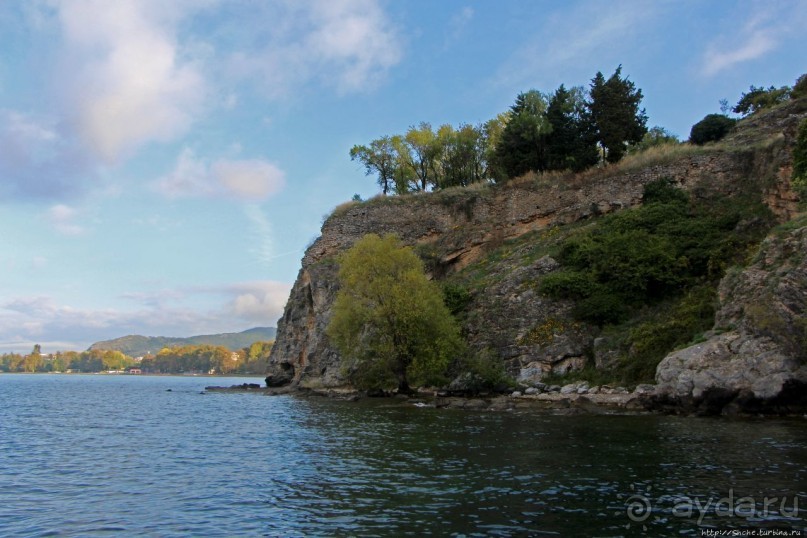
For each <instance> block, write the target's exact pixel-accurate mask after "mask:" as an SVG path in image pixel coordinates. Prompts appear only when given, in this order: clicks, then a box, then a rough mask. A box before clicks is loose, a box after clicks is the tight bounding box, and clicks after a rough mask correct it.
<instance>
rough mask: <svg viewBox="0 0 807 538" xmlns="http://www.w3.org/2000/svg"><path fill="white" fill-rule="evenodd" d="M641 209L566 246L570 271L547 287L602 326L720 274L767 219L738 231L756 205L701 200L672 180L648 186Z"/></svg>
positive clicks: (562, 252) (561, 256)
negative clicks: (697, 202)
mask: <svg viewBox="0 0 807 538" xmlns="http://www.w3.org/2000/svg"><path fill="white" fill-rule="evenodd" d="M643 200H644V204H643V205H642V206H641V207H638V208H633V209H629V210H625V211H622V212H620V213H617V214H614V215H610V216H607V217H604V218H603V219H602V220H601V221H600V222H599V223H598V226H597V227H595V228H594V229H591V230H587V231H585V232H583V233H579V234H577V235H575V236H573V237H570V238H569V239H568V240H567V241H566V242H565V243H564V244H563V245H562V246H561V247H560V249H559V252H558V254H557V259H558V261H559V262H560V263H561V264H562V266H563V267H564V269H563V270H562V271H559V272H555V273H552V274H550V275H547V276H546V277H545V278H544V279H543V280H542V281H541V284H540V290H541V291H542V292H543V293H545V294H547V295H549V296H552V297H557V298H564V299H573V300H575V301H576V305H575V308H574V314H575V316H576V317H577V318H578V319H580V320H584V321H587V322H590V323H595V324H597V325H600V326H602V325H607V324H614V323H620V322H623V321H625V320H626V319H627V317H628V316H629V315H630V314H631V312H633V311H635V310H636V309H638V308H639V307H641V306H642V305H647V304H655V303H658V302H659V301H663V300H665V299H670V298H673V297H676V296H679V295H680V294H681V293H683V292H685V291H686V290H688V289H691V288H693V287H695V286H697V285H699V284H700V283H702V282H713V281H716V280H717V279H719V278H720V277H721V276H722V274H723V271H724V270H725V267H726V266H727V265H728V264H729V263H731V262H732V261H734V259H735V258H736V256H737V252H742V251H743V246H744V245H746V244H748V243H749V242H753V241H755V240H757V239H758V238H759V236H760V235H761V233H763V231H761V230H760V229H759V228H760V227H762V226H763V225H762V223H760V224H759V226H757V227H754V226H750V227H748V231H746V232H744V233H745V235H743V232H738V231H737V230H736V227H737V224H738V223H739V222H740V220H741V219H742V218H743V216H744V215H746V214H747V212H750V211H756V212H759V213H764V211H763V210H761V209H760V208H758V207H756V206H755V205H753V206H752V207H751V208H749V207H747V206H743V204H740V203H737V201H731V202H729V201H723V202H715V203H711V204H705V203H702V204H700V205H699V204H694V203H692V202H690V200H689V198H688V196H687V195H686V194H685V193H683V192H682V191H680V190H678V189H676V188H675V187H674V186H673V184H672V182H671V181H669V180H661V181H658V182H654V183H651V184H649V185H648V186H647V188H646V189H645V193H644V198H643Z"/></svg>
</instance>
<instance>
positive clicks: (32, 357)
mask: <svg viewBox="0 0 807 538" xmlns="http://www.w3.org/2000/svg"><path fill="white" fill-rule="evenodd" d="M134 364H136V363H135V361H134V359H132V358H131V357H128V356H126V355H124V354H123V353H121V352H120V351H116V350H110V349H107V350H100V349H91V350H89V351H83V352H81V353H78V352H76V351H67V352H60V351H57V352H56V353H54V354H48V355H45V354H43V353H41V348H40V347H39V345H37V346H35V347H34V350H33V351H32V352H31V353H29V354H28V355H19V354H16V353H6V354H4V355H2V356H0V371H3V372H65V371H68V370H72V371H74V372H103V371H108V370H115V371H118V370H123V369H124V368H127V367H129V366H133V365H134Z"/></svg>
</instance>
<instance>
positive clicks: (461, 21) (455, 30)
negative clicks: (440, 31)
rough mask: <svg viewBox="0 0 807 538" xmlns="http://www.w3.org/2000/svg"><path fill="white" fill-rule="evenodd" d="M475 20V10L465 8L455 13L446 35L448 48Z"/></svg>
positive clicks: (449, 22) (468, 7)
mask: <svg viewBox="0 0 807 538" xmlns="http://www.w3.org/2000/svg"><path fill="white" fill-rule="evenodd" d="M473 18H474V8H472V7H470V6H465V7H463V8H462V9H461V10H459V11H458V12H457V13H455V14H454V15H453V16H452V17H451V19H450V20H449V21H448V31H447V33H446V46H448V45H450V44H451V43H452V42H454V41H456V40H458V39H459V38H460V36H461V35H462V34H463V32H464V31H465V29H466V28H467V27H468V24H470V22H471V20H473Z"/></svg>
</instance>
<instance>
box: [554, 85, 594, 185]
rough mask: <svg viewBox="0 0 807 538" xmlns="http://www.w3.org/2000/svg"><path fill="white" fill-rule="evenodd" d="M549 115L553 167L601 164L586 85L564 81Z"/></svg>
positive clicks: (576, 167) (578, 166) (582, 166)
mask: <svg viewBox="0 0 807 538" xmlns="http://www.w3.org/2000/svg"><path fill="white" fill-rule="evenodd" d="M546 117H547V119H548V120H549V123H550V124H551V125H552V131H551V132H550V133H549V134H548V135H547V137H546V167H547V169H549V170H574V171H576V172H577V171H580V170H585V169H586V168H588V167H590V166H593V165H595V164H597V161H598V160H599V154H598V152H597V146H596V143H595V140H594V136H593V135H594V129H593V125H592V123H591V118H590V116H589V114H588V113H587V111H586V102H585V98H584V96H583V89H582V88H579V87H577V88H571V89H569V90H567V89H566V87H565V86H564V85H563V84H561V85H560V87H559V88H558V89H557V90H555V93H554V94H553V95H552V98H551V99H550V100H549V106H548V107H547V110H546Z"/></svg>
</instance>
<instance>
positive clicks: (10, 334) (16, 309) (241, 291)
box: [0, 281, 291, 351]
mask: <svg viewBox="0 0 807 538" xmlns="http://www.w3.org/2000/svg"><path fill="white" fill-rule="evenodd" d="M290 289H291V285H290V284H287V283H284V282H276V281H255V282H243V283H237V284H230V285H221V286H208V287H195V288H182V289H174V290H171V289H169V290H159V291H158V292H154V293H146V292H135V293H129V294H125V298H127V299H129V300H131V301H134V302H135V304H137V305H138V306H137V307H136V309H134V310H128V309H120V308H106V309H92V308H79V307H73V306H70V305H66V304H60V303H59V302H58V301H57V300H55V299H54V298H53V297H48V296H30V297H16V298H12V299H8V300H6V301H5V302H2V303H0V350H15V351H28V350H29V349H30V348H31V347H32V345H33V343H37V342H38V343H41V344H45V343H46V342H49V343H51V344H49V346H51V347H49V349H50V350H55V349H63V350H64V349H77V348H86V347H88V346H89V345H90V344H91V343H93V342H96V341H99V340H105V339H109V338H117V337H119V336H125V335H127V334H142V335H146V336H192V335H197V334H211V333H220V332H237V331H243V330H245V329H248V328H251V327H254V326H256V325H260V326H276V322H277V320H278V319H279V318H280V317H281V316H282V314H283V308H284V306H285V304H286V300H287V299H288V296H289V290H290ZM211 295H212V296H215V297H216V299H215V300H214V301H213V302H212V303H213V304H211V301H210V300H209V297H210V296H211ZM200 298H207V299H206V301H205V302H206V303H207V304H208V308H207V309H201V308H199V307H198V306H197V307H196V308H192V307H190V306H189V304H190V303H193V302H194V301H195V300H198V299H200ZM169 299H170V300H169ZM57 342H62V343H66V345H64V346H63V347H61V348H59V347H52V345H53V343H57Z"/></svg>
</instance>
